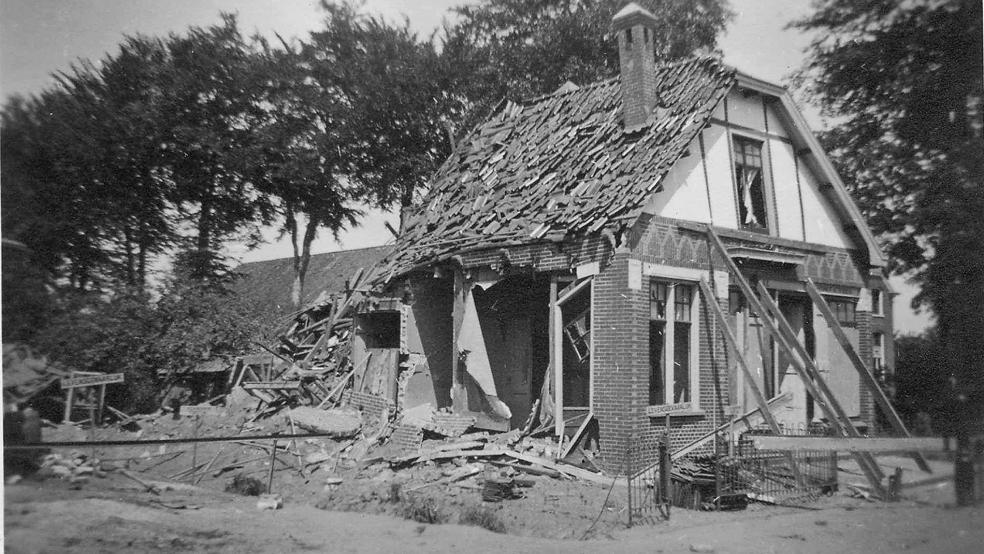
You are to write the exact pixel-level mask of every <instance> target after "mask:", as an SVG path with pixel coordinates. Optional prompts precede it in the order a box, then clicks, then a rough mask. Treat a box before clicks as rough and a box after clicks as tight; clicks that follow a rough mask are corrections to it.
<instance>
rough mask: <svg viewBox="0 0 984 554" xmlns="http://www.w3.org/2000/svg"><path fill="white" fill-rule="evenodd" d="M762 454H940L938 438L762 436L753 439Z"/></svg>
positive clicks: (941, 444)
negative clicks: (803, 451) (826, 452)
mask: <svg viewBox="0 0 984 554" xmlns="http://www.w3.org/2000/svg"><path fill="white" fill-rule="evenodd" d="M752 442H753V443H754V444H755V448H759V449H762V450H789V451H796V450H833V451H837V452H907V451H913V450H933V451H942V450H943V439H942V438H941V437H906V438H895V437H790V436H778V437H773V436H768V435H761V436H755V437H753V438H752Z"/></svg>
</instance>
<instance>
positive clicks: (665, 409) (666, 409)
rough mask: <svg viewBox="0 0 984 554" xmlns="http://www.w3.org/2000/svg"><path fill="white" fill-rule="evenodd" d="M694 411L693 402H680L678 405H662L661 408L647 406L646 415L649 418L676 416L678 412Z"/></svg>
mask: <svg viewBox="0 0 984 554" xmlns="http://www.w3.org/2000/svg"><path fill="white" fill-rule="evenodd" d="M692 411H694V404H693V402H680V403H678V404H660V405H659V406H646V415H647V416H649V417H658V416H663V415H666V414H674V413H678V412H692Z"/></svg>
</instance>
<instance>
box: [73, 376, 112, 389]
mask: <svg viewBox="0 0 984 554" xmlns="http://www.w3.org/2000/svg"><path fill="white" fill-rule="evenodd" d="M123 377H124V374H122V373H107V374H106V375H82V376H78V377H63V378H62V380H61V388H63V389H75V388H78V387H94V386H96V385H111V384H113V383H122V382H123Z"/></svg>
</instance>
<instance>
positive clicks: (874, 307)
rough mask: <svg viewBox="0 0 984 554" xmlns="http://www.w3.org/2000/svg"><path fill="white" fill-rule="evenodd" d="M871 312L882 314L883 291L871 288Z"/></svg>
mask: <svg viewBox="0 0 984 554" xmlns="http://www.w3.org/2000/svg"><path fill="white" fill-rule="evenodd" d="M871 313H873V314H874V315H882V291H880V290H878V289H871Z"/></svg>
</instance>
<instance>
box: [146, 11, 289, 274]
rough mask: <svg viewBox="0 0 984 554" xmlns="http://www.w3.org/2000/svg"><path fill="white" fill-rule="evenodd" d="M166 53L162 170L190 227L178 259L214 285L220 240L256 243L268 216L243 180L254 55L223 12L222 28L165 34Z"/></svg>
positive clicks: (252, 120)
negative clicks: (192, 234)
mask: <svg viewBox="0 0 984 554" xmlns="http://www.w3.org/2000/svg"><path fill="white" fill-rule="evenodd" d="M165 47H166V49H167V52H168V58H169V62H168V64H167V66H166V73H165V75H164V87H163V90H164V97H163V99H162V104H163V108H164V112H165V113H166V114H168V117H167V119H166V120H165V125H166V129H167V137H166V139H165V151H166V154H165V156H166V162H165V164H166V171H167V177H168V178H169V179H171V180H172V181H173V182H174V185H175V188H174V195H173V197H172V199H171V201H172V204H173V205H174V206H175V207H176V208H177V210H178V211H179V212H180V213H181V215H182V216H183V218H185V219H186V220H188V221H189V222H191V224H192V225H193V227H194V236H193V237H191V240H190V241H189V242H188V243H187V244H186V245H185V247H184V248H185V250H184V252H183V253H182V256H181V258H180V261H181V263H182V264H183V265H185V266H186V267H187V268H188V269H189V270H190V275H191V276H192V278H194V279H199V280H215V279H221V278H222V274H223V269H224V267H225V260H224V259H223V258H222V256H221V255H220V251H221V247H222V244H223V243H224V241H225V240H227V239H229V238H232V237H237V238H238V237H245V238H246V239H247V241H248V243H255V242H257V241H258V240H259V235H260V231H259V229H260V227H261V225H263V224H266V223H268V222H269V221H270V220H271V218H272V214H273V210H272V207H271V205H270V202H269V198H268V196H267V195H265V194H263V193H262V191H261V190H259V189H258V188H257V187H256V186H255V183H252V182H251V181H250V179H249V177H250V175H251V172H252V166H253V160H252V159H251V158H250V153H251V152H252V148H251V146H252V141H253V128H254V127H255V126H257V125H259V123H260V122H261V121H262V118H263V116H264V114H263V110H262V108H261V106H260V105H259V103H258V102H257V101H256V98H257V87H258V86H259V85H258V83H257V82H256V72H255V70H254V65H255V63H256V56H255V49H254V47H253V45H252V44H251V43H250V41H248V40H247V39H245V38H244V37H243V36H242V35H241V33H240V32H239V29H238V25H237V22H236V18H235V16H233V15H230V14H222V23H221V24H218V25H212V26H209V27H206V28H199V27H193V28H191V29H189V30H188V32H187V34H186V35H176V34H172V35H170V36H169V37H168V39H167V40H165Z"/></svg>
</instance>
